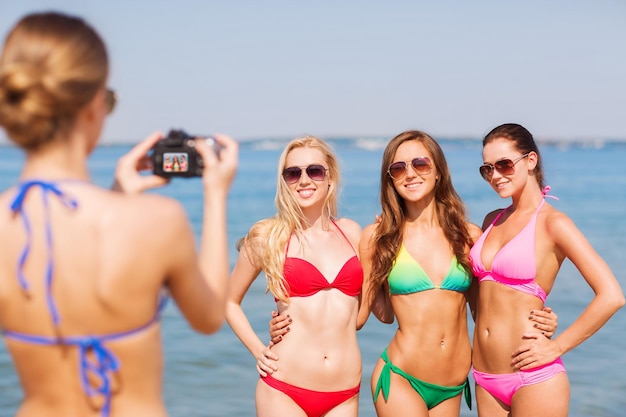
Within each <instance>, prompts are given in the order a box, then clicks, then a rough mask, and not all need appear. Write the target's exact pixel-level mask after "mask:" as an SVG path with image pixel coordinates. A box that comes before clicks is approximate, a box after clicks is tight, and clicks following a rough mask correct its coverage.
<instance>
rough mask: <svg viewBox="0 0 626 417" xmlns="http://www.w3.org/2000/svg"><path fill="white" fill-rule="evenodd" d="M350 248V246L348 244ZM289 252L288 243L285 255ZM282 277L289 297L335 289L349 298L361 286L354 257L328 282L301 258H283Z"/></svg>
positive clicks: (361, 268)
mask: <svg viewBox="0 0 626 417" xmlns="http://www.w3.org/2000/svg"><path fill="white" fill-rule="evenodd" d="M332 223H333V224H334V225H335V227H337V230H339V232H340V233H341V235H342V236H343V237H344V238H345V239H346V241H347V242H348V244H350V241H349V240H348V238H347V237H346V235H345V234H344V233H343V232H342V231H341V229H340V228H339V226H337V224H336V223H335V221H334V220H333V221H332ZM350 246H351V247H352V245H351V244H350ZM353 249H354V248H353ZM288 250H289V242H287V248H286V249H285V253H287V251H288ZM283 276H284V278H285V281H286V282H287V291H288V294H289V296H290V297H309V296H311V295H313V294H316V293H318V292H319V291H322V290H326V289H331V288H334V289H337V290H339V291H341V292H343V293H344V294H346V295H349V296H357V295H359V294H360V293H361V285H362V284H363V267H361V263H360V262H359V258H357V256H356V255H354V256H353V257H351V258H350V259H348V260H347V261H346V262H345V263H344V264H343V267H341V270H339V273H337V276H336V277H335V279H334V280H332V281H330V282H329V281H328V280H327V279H326V277H325V276H324V275H322V273H321V272H320V271H319V269H317V268H316V267H315V265H313V264H312V263H310V262H309V261H307V260H304V259H302V258H293V257H285V265H284V267H283Z"/></svg>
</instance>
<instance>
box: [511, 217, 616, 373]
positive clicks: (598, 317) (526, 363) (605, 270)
mask: <svg viewBox="0 0 626 417" xmlns="http://www.w3.org/2000/svg"><path fill="white" fill-rule="evenodd" d="M546 224H547V230H548V234H549V236H550V237H551V239H552V240H553V241H554V244H555V247H556V251H557V255H559V259H563V258H568V259H570V260H571V261H572V263H573V264H574V265H575V266H576V268H577V269H578V271H579V272H580V273H581V275H582V276H583V278H584V279H585V281H587V284H589V286H590V287H591V289H592V290H593V292H594V294H595V296H594V298H593V299H592V301H591V302H590V303H589V305H587V307H586V308H585V310H584V311H583V312H582V314H581V315H580V316H579V317H578V318H577V319H576V320H575V321H574V322H573V323H572V324H571V325H570V326H569V327H568V328H567V329H565V330H564V331H563V332H562V333H561V334H560V335H559V336H558V337H556V338H555V339H552V340H548V339H546V338H545V337H543V336H542V335H540V334H532V335H525V336H526V337H527V338H528V339H532V340H531V343H528V344H526V346H522V347H520V348H519V349H518V351H517V352H514V355H516V356H519V357H520V358H522V357H525V358H524V359H521V360H520V361H519V362H518V363H517V364H516V368H519V369H527V368H532V367H536V366H539V365H542V364H544V363H548V362H550V361H552V360H554V359H556V358H557V357H559V356H562V355H563V354H565V353H567V352H569V351H570V350H572V349H573V348H575V347H576V346H578V345H580V344H581V343H582V342H584V341H585V340H587V339H588V338H589V337H591V336H592V335H593V334H594V333H596V332H597V331H598V330H599V329H600V328H601V327H602V326H603V325H604V324H605V323H606V322H607V321H608V320H609V319H610V318H611V316H613V314H615V312H616V311H617V310H619V309H620V308H621V307H622V306H623V305H624V293H623V292H622V289H621V287H620V285H619V282H618V281H617V279H616V278H615V276H614V275H613V272H612V271H611V269H610V268H609V266H608V265H607V264H606V262H605V261H604V260H603V259H602V258H601V257H600V256H599V255H598V253H597V252H596V251H595V250H594V249H593V247H592V246H591V244H590V243H589V241H588V240H587V238H586V237H585V236H584V235H583V234H582V233H581V232H580V230H578V228H577V227H576V226H575V225H574V223H573V222H572V221H571V220H570V219H569V217H567V216H566V215H565V214H563V213H560V212H555V213H553V214H550V217H549V218H548V219H547V220H546ZM524 349H526V350H524Z"/></svg>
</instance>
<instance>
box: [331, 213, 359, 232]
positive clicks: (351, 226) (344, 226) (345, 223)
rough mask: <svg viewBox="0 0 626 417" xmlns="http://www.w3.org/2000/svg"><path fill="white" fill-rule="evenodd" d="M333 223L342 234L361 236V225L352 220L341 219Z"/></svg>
mask: <svg viewBox="0 0 626 417" xmlns="http://www.w3.org/2000/svg"><path fill="white" fill-rule="evenodd" d="M335 222H336V223H337V225H338V226H339V227H340V228H341V230H342V231H343V232H344V233H346V234H350V235H358V236H360V235H361V225H360V224H358V223H357V222H355V221H354V220H352V219H348V218H347V217H343V218H341V219H337V220H335Z"/></svg>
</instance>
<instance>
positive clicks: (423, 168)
mask: <svg viewBox="0 0 626 417" xmlns="http://www.w3.org/2000/svg"><path fill="white" fill-rule="evenodd" d="M409 164H411V166H412V167H413V170H414V171H415V172H416V173H417V174H418V175H428V174H430V172H431V171H432V164H431V162H430V159H428V158H427V157H425V156H420V157H417V158H413V159H412V160H410V161H398V162H394V163H393V164H391V165H389V169H388V170H387V172H388V173H389V175H390V176H391V178H393V179H394V180H399V179H400V178H402V177H403V176H405V175H406V173H407V171H408V169H409Z"/></svg>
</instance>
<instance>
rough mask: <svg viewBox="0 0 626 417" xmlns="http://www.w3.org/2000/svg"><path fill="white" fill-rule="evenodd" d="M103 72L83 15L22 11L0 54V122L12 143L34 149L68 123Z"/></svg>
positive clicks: (97, 44) (96, 40)
mask: <svg viewBox="0 0 626 417" xmlns="http://www.w3.org/2000/svg"><path fill="white" fill-rule="evenodd" d="M107 76H108V57H107V52H106V48H105V45H104V42H103V41H102V39H101V38H100V36H98V34H97V33H96V31H95V30H94V29H93V28H91V27H90V26H89V25H88V24H87V23H85V22H84V21H83V20H82V19H80V18H77V17H73V16H68V15H64V14H60V13H54V12H49V13H36V14H30V15H27V16H25V17H24V18H22V19H21V20H20V21H19V22H18V23H17V25H16V26H15V27H14V28H13V29H12V30H11V32H10V33H9V35H8V37H7V39H6V41H5V44H4V48H3V51H2V55H1V56H0V126H3V127H4V128H5V129H6V132H7V134H8V136H9V138H10V139H11V140H12V141H13V142H14V143H15V144H17V145H19V146H21V147H22V148H24V149H27V150H30V149H35V148H37V147H39V146H40V145H42V144H44V143H47V142H49V141H51V140H52V139H53V138H55V137H56V136H57V135H59V134H62V133H63V132H65V130H66V129H68V128H70V127H71V125H72V123H73V122H74V120H75V117H76V114H77V113H78V111H79V110H80V109H82V108H83V107H84V106H86V105H87V104H88V103H89V102H90V101H91V100H93V98H94V97H95V95H96V94H97V92H98V90H99V89H100V88H102V87H103V86H104V83H105V81H106V79H107Z"/></svg>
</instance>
